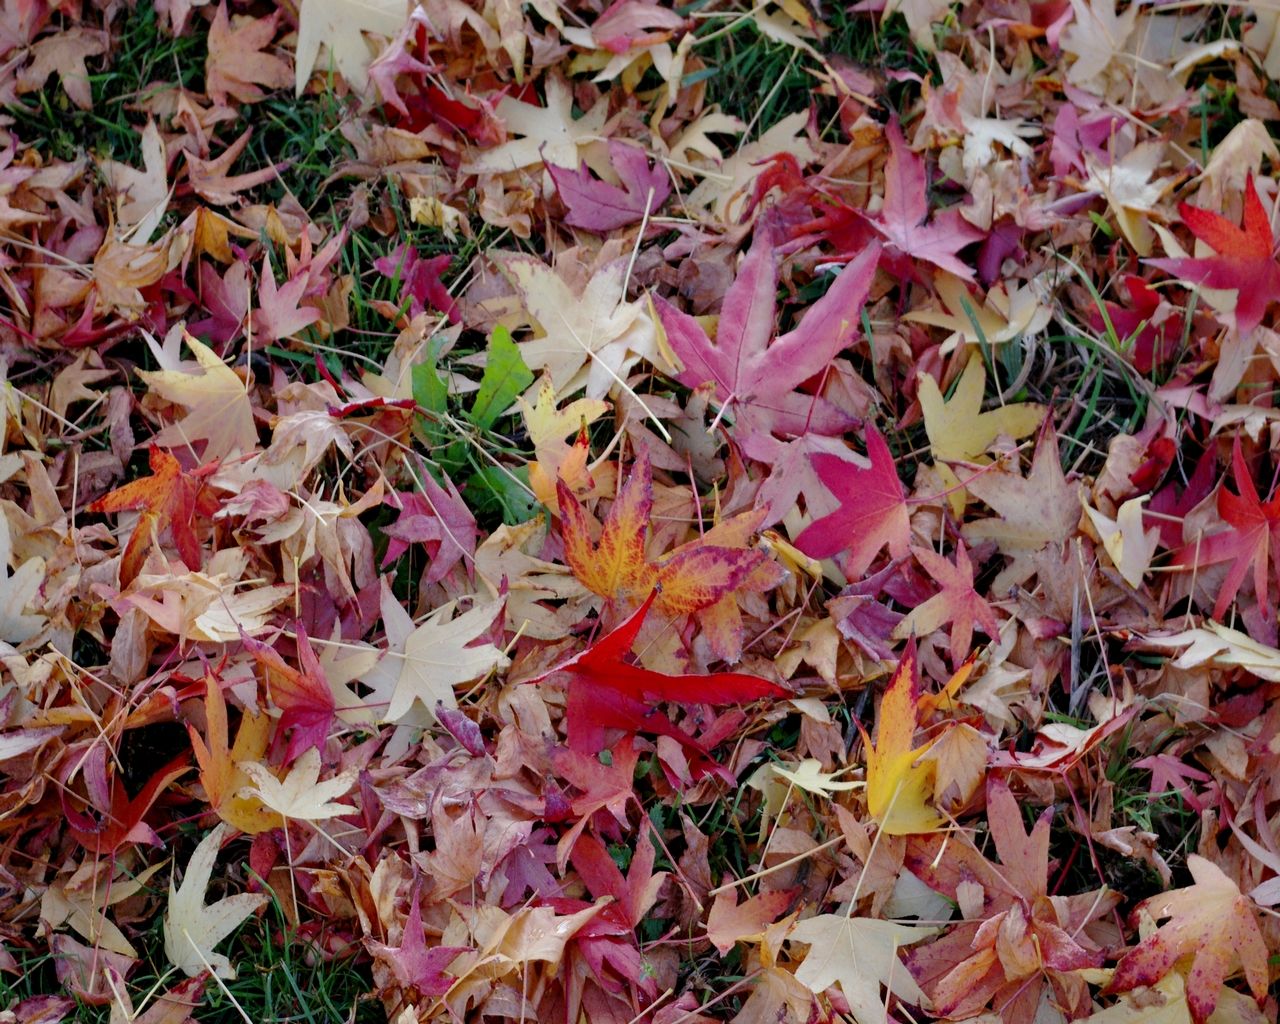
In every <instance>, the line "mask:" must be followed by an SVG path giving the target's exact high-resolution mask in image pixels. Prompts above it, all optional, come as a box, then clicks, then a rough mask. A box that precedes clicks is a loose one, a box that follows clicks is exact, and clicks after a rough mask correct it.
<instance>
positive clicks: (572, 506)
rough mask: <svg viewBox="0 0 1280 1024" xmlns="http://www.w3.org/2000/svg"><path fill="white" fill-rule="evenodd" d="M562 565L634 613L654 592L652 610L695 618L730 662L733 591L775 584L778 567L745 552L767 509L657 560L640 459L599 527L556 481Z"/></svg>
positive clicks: (735, 647) (734, 647)
mask: <svg viewBox="0 0 1280 1024" xmlns="http://www.w3.org/2000/svg"><path fill="white" fill-rule="evenodd" d="M556 496H557V498H558V503H559V507H560V520H561V535H562V537H563V539H564V549H565V561H566V562H568V564H569V568H571V569H572V570H573V574H574V575H575V576H576V577H578V579H579V580H580V581H581V582H582V584H583V585H584V586H585V587H586V588H587V589H588V590H590V591H592V592H593V593H595V594H599V595H600V596H601V597H603V598H605V599H606V600H608V601H612V602H616V603H618V604H619V605H621V606H622V607H624V608H633V607H635V606H636V605H638V604H640V603H641V602H642V601H644V600H645V598H646V597H648V596H649V594H650V593H651V592H652V591H653V590H654V589H655V588H656V589H657V590H658V596H657V599H656V601H655V607H656V608H657V609H658V611H659V612H660V613H661V614H663V615H666V616H668V617H671V618H675V617H679V616H684V615H697V616H698V617H699V619H700V621H701V622H702V626H703V630H704V632H706V633H708V634H710V636H709V639H711V641H712V645H713V647H714V648H715V649H716V653H717V655H719V656H721V657H724V658H726V659H727V660H733V659H734V658H736V657H737V654H738V652H739V649H740V638H739V637H737V636H731V635H729V634H731V633H734V632H736V631H737V627H738V625H739V624H740V623H739V619H738V610H737V603H736V601H735V600H734V596H733V592H734V590H735V589H736V588H738V587H739V586H747V587H749V588H750V589H763V588H764V587H767V586H771V585H773V583H775V582H777V573H778V567H777V566H776V565H774V564H773V563H771V562H769V561H768V559H767V557H766V555H765V554H764V552H762V551H758V550H756V549H754V548H747V547H746V546H745V545H746V543H747V541H748V538H749V537H750V536H751V535H752V534H753V533H755V531H756V530H757V529H759V527H760V524H761V522H762V521H763V518H764V514H765V513H766V511H767V510H764V509H758V510H754V511H752V512H745V513H743V514H741V515H739V516H735V517H733V518H732V519H728V520H726V521H725V522H723V523H720V524H719V525H717V526H715V527H713V528H712V529H711V530H709V531H708V532H707V533H706V534H705V535H704V536H703V537H701V538H699V539H697V540H693V541H690V542H689V543H687V544H683V545H681V546H680V547H677V548H676V549H675V550H673V551H671V552H670V553H668V554H667V555H665V556H664V557H662V558H659V559H650V558H649V556H648V554H647V553H646V551H645V544H646V539H647V535H648V530H649V525H650V524H649V520H650V516H651V514H652V512H653V474H652V470H651V468H650V465H649V457H648V455H647V454H646V453H643V452H642V453H641V454H640V456H639V457H638V458H637V459H636V461H635V464H634V465H633V466H632V467H631V472H630V474H628V476H627V478H626V481H625V482H624V483H623V485H622V487H621V488H620V489H619V491H618V497H617V500H616V501H614V503H613V507H612V508H610V509H609V514H608V515H607V516H606V517H605V520H604V524H603V525H601V524H599V523H598V522H596V520H595V518H594V517H593V516H592V515H591V514H590V513H589V512H588V511H587V510H586V508H585V507H584V506H583V505H582V503H581V502H580V501H578V499H577V497H575V496H574V493H573V491H572V489H571V488H570V487H569V485H568V484H566V483H565V482H564V481H563V480H560V481H558V482H557V485H556Z"/></svg>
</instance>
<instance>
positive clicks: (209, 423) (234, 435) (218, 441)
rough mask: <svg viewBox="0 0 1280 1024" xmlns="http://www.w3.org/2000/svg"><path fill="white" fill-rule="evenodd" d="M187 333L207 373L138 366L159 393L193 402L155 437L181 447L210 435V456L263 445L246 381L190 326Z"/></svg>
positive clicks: (207, 443)
mask: <svg viewBox="0 0 1280 1024" xmlns="http://www.w3.org/2000/svg"><path fill="white" fill-rule="evenodd" d="M183 338H184V340H185V341H186V343H187V348H189V349H190V350H191V352H192V354H193V355H194V356H195V357H196V361H197V362H198V363H199V364H200V368H201V369H202V370H203V371H204V372H203V373H199V374H194V373H183V372H181V371H176V370H139V371H138V376H139V377H141V378H142V380H143V381H144V382H145V383H146V384H147V386H148V387H149V388H150V389H151V391H152V393H153V394H155V395H158V396H159V397H160V398H163V399H164V400H165V401H166V402H172V403H174V404H175V405H183V406H186V407H187V414H186V416H184V417H183V418H182V419H181V420H179V421H178V422H176V423H171V424H169V425H168V426H167V427H165V428H164V429H162V430H161V431H160V432H159V433H158V434H156V435H155V437H153V438H152V439H151V440H152V442H153V443H154V444H158V445H165V446H168V447H171V448H176V447H185V446H188V445H194V444H196V443H198V442H200V441H204V442H205V448H204V453H203V461H205V462H209V461H212V460H214V459H225V458H226V457H227V456H228V455H232V454H236V453H245V454H248V453H249V452H252V451H253V450H254V449H255V448H256V447H257V446H258V428H257V427H256V426H255V425H254V422H253V406H252V404H251V403H250V401H249V393H248V391H247V390H246V389H245V382H244V381H242V380H241V379H240V378H239V377H237V376H236V374H235V372H234V371H233V370H232V369H231V368H230V367H229V366H227V364H226V363H224V362H223V361H222V360H221V359H219V358H218V356H217V354H216V353H214V351H213V350H212V349H210V348H209V347H208V346H207V345H205V344H204V343H203V342H202V341H199V340H198V339H196V338H193V337H192V336H191V335H190V334H187V333H186V332H183Z"/></svg>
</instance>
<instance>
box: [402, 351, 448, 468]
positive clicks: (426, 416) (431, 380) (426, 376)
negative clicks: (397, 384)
mask: <svg viewBox="0 0 1280 1024" xmlns="http://www.w3.org/2000/svg"><path fill="white" fill-rule="evenodd" d="M443 346H444V339H443V338H432V339H431V341H430V342H429V343H428V344H427V357H426V359H424V360H423V361H422V362H421V363H419V364H418V365H417V366H415V367H414V368H413V371H412V376H411V382H412V384H413V400H414V401H415V402H417V403H418V408H420V409H421V410H422V412H423V415H421V416H419V417H418V423H417V426H418V431H419V433H420V434H421V436H422V438H423V440H424V441H426V443H427V445H428V447H430V448H433V449H434V448H438V447H440V446H441V445H444V444H447V443H448V442H449V441H450V440H451V438H450V436H449V433H448V431H447V430H446V429H445V425H444V423H443V422H442V421H441V419H440V418H439V417H438V416H433V415H432V413H445V412H448V411H449V388H448V386H447V385H446V384H445V382H444V381H443V380H441V378H440V373H439V371H438V370H437V369H436V364H437V363H439V361H440V349H441V348H442V347H443Z"/></svg>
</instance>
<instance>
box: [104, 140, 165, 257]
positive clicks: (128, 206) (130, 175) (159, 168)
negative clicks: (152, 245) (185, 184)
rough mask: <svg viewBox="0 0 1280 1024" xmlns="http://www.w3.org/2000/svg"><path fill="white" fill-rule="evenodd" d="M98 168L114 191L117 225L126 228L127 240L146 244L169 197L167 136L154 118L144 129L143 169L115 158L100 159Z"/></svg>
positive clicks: (158, 223) (162, 215)
mask: <svg viewBox="0 0 1280 1024" xmlns="http://www.w3.org/2000/svg"><path fill="white" fill-rule="evenodd" d="M98 168H99V170H101V171H102V176H103V177H104V178H105V179H106V181H107V187H108V188H110V189H111V191H112V192H114V193H115V200H116V208H115V210H116V225H117V226H118V227H120V228H127V229H130V230H128V232H127V234H126V235H125V241H128V242H132V243H135V244H139V245H145V244H146V243H147V242H149V241H151V236H152V235H153V234H155V230H156V228H157V227H159V226H160V221H161V220H162V219H163V218H164V212H165V208H166V206H167V205H168V200H169V179H168V172H167V162H166V160H165V152H164V140H163V139H161V138H160V130H159V129H158V128H157V127H156V123H155V121H154V120H152V119H148V121H147V126H146V128H144V129H143V130H142V169H141V170H138V169H137V168H135V167H130V166H129V165H128V164H122V163H118V162H117V161H115V160H101V161H99V162H98Z"/></svg>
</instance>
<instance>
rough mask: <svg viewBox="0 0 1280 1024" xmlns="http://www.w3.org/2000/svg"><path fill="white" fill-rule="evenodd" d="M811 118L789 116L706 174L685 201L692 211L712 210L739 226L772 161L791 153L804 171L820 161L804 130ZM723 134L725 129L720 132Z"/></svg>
mask: <svg viewBox="0 0 1280 1024" xmlns="http://www.w3.org/2000/svg"><path fill="white" fill-rule="evenodd" d="M808 120H809V115H808V113H807V112H806V111H803V110H800V111H797V112H796V113H794V114H789V115H787V116H786V117H784V118H783V119H782V120H781V121H779V122H778V123H777V124H775V125H774V126H773V127H772V128H770V129H769V130H768V131H767V132H765V133H764V134H763V135H761V136H760V138H758V139H757V140H756V141H755V142H748V143H747V144H746V145H745V146H742V147H741V148H740V149H739V150H738V151H737V152H736V153H735V154H734V155H733V156H731V157H729V158H728V159H727V160H725V161H724V163H722V164H721V165H720V167H719V169H718V170H715V171H707V172H705V174H704V177H703V179H702V181H701V182H700V183H699V184H698V187H697V188H695V189H694V190H693V191H692V192H690V193H689V195H688V197H687V198H686V199H685V205H686V206H687V207H689V208H690V209H700V208H703V207H707V208H710V210H711V212H712V213H714V214H715V216H716V217H718V218H719V219H720V220H721V221H722V222H723V223H726V224H729V223H734V222H736V221H737V220H738V219H739V218H740V217H741V216H742V213H743V212H744V210H745V209H746V204H747V203H748V201H749V200H750V198H751V192H752V186H753V185H754V184H755V181H756V178H758V177H759V176H760V174H761V173H762V172H763V171H764V169H765V167H766V166H767V164H768V160H769V158H770V157H774V156H777V155H778V154H780V153H788V154H790V155H791V156H793V157H795V158H796V160H797V162H798V163H799V164H800V166H801V167H804V166H806V165H807V164H809V163H811V162H812V161H814V160H816V159H817V156H818V154H817V151H816V150H814V148H813V146H811V145H810V144H809V140H808V138H806V136H805V128H806V126H807V124H808ZM720 130H723V129H720Z"/></svg>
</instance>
